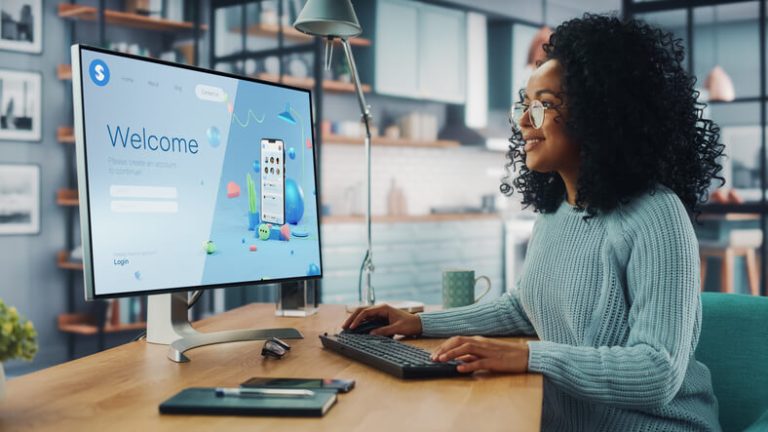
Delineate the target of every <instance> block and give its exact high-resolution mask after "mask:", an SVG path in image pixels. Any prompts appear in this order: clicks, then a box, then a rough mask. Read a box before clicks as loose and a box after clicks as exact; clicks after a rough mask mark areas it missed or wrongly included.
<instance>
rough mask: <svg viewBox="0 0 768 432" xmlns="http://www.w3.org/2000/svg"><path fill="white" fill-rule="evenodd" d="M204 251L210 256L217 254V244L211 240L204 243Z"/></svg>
mask: <svg viewBox="0 0 768 432" xmlns="http://www.w3.org/2000/svg"><path fill="white" fill-rule="evenodd" d="M203 250H204V251H205V253H207V254H208V255H212V254H213V253H215V252H216V244H214V243H213V242H212V241H210V240H208V241H204V242H203Z"/></svg>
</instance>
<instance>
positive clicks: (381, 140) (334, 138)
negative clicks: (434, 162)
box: [323, 134, 461, 148]
mask: <svg viewBox="0 0 768 432" xmlns="http://www.w3.org/2000/svg"><path fill="white" fill-rule="evenodd" d="M363 143H365V140H364V139H363V138H360V137H347V136H342V135H335V134H332V135H323V144H349V145H360V144H363ZM371 144H372V145H375V146H387V147H432V148H456V147H459V146H461V143H460V142H458V141H450V140H437V141H414V140H408V139H392V138H386V137H373V138H372V139H371Z"/></svg>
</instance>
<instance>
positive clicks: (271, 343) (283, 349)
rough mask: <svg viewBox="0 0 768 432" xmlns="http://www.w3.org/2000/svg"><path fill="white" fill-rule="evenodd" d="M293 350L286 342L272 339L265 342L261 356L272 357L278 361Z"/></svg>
mask: <svg viewBox="0 0 768 432" xmlns="http://www.w3.org/2000/svg"><path fill="white" fill-rule="evenodd" d="M290 350H291V346H290V345H288V344H287V343H285V342H284V341H282V340H280V339H278V338H276V337H270V338H269V339H267V340H266V341H264V347H263V348H261V355H263V356H264V357H272V358H276V359H281V358H283V356H284V355H285V353H287V352H288V351H290Z"/></svg>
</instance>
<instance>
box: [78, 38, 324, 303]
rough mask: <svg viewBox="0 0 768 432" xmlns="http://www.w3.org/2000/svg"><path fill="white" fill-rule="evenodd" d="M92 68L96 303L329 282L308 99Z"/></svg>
mask: <svg viewBox="0 0 768 432" xmlns="http://www.w3.org/2000/svg"><path fill="white" fill-rule="evenodd" d="M81 59H82V60H81V75H82V77H81V78H82V79H81V83H82V92H83V112H84V126H85V156H86V169H87V175H88V185H87V186H88V195H89V197H88V198H89V210H90V213H89V214H90V233H91V247H92V250H91V252H92V268H93V277H94V279H93V280H94V287H95V294H96V295H108V294H119V293H126V292H140V291H142V292H143V291H154V290H161V289H173V288H182V287H196V286H206V285H220V284H228V283H239V282H250V281H262V280H270V279H286V278H297V277H306V276H316V275H319V274H320V273H321V269H320V265H321V264H320V240H319V226H318V218H317V202H316V199H317V195H316V190H315V171H314V170H315V166H314V155H313V150H314V149H313V142H312V129H311V127H312V126H311V116H310V100H309V93H308V92H305V91H301V90H293V89H287V88H284V87H279V86H274V85H269V84H261V83H255V82H251V81H245V80H238V79H235V78H229V77H224V76H219V75H216V74H212V73H204V72H199V71H193V70H189V69H185V68H181V67H174V66H168V65H163V64H158V63H153V62H150V61H144V60H137V59H132V58H127V57H123V56H119V55H111V54H104V53H101V52H97V51H91V50H88V49H85V48H83V49H81ZM277 143H279V148H278V147H277V145H278V144H277ZM278 158H279V160H278ZM262 210H265V213H266V214H264V213H262Z"/></svg>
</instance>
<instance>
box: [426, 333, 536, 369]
mask: <svg viewBox="0 0 768 432" xmlns="http://www.w3.org/2000/svg"><path fill="white" fill-rule="evenodd" d="M431 359H432V360H434V361H441V362H443V361H451V360H461V361H463V362H464V363H463V364H461V365H459V366H458V370H459V372H474V371H476V370H489V371H493V372H512V373H523V372H526V371H527V370H528V344H527V343H525V342H504V341H500V340H494V339H490V338H486V337H482V336H473V337H467V336H456V337H452V338H450V339H448V340H447V341H445V342H443V343H442V344H441V345H440V346H439V347H437V349H436V350H435V351H433V352H432V356H431Z"/></svg>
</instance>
